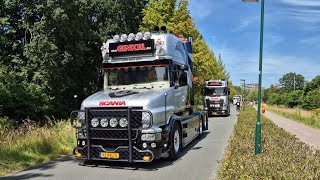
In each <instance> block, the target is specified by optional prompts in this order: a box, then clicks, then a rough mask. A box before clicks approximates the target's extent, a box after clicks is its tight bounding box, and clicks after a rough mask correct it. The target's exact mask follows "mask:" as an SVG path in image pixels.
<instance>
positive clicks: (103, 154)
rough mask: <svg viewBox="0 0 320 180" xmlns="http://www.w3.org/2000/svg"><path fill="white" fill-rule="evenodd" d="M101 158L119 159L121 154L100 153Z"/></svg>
mask: <svg viewBox="0 0 320 180" xmlns="http://www.w3.org/2000/svg"><path fill="white" fill-rule="evenodd" d="M100 158H107V159H119V153H108V152H100Z"/></svg>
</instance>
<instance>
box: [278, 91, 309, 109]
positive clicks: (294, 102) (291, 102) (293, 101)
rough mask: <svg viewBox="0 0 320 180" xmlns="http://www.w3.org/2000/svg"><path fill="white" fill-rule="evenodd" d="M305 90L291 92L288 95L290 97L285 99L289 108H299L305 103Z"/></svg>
mask: <svg viewBox="0 0 320 180" xmlns="http://www.w3.org/2000/svg"><path fill="white" fill-rule="evenodd" d="M303 94H304V91H303V90H296V91H291V92H290V93H288V96H287V98H286V99H284V100H283V101H284V103H285V105H286V106H287V107H289V108H293V107H296V106H299V105H301V104H302V101H303Z"/></svg>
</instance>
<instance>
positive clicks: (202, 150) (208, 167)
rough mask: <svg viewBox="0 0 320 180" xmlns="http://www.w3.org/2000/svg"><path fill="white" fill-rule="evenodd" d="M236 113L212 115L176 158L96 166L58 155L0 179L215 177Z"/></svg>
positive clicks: (187, 178) (185, 179)
mask: <svg viewBox="0 0 320 180" xmlns="http://www.w3.org/2000/svg"><path fill="white" fill-rule="evenodd" d="M236 119H237V115H236V111H235V107H234V106H233V107H232V108H231V115H230V116H229V117H211V118H210V119H209V131H206V132H205V133H204V136H203V138H202V139H201V140H194V141H193V142H192V143H191V144H189V145H188V146H187V147H185V148H184V149H183V150H182V153H181V156H180V158H179V159H178V160H176V161H169V160H166V159H159V160H155V161H153V162H151V163H140V164H134V165H132V166H131V165H130V164H128V163H103V164H100V165H99V166H90V167H88V166H80V165H79V164H78V163H77V162H76V161H74V160H73V158H71V157H67V158H62V159H58V160H55V161H51V162H49V163H46V164H43V165H41V166H38V167H34V168H31V169H28V170H25V171H22V172H19V173H16V174H12V175H9V176H5V177H1V178H0V179H4V180H7V179H57V180H63V179H68V180H69V179H76V180H81V179H89V180H94V179H108V180H109V179H110V180H111V179H116V180H122V179H124V180H127V179H139V180H140V179H152V180H156V179H168V180H171V179H174V180H178V179H183V180H189V179H190V180H192V179H195V180H202V179H204V180H206V179H216V173H217V169H218V167H219V163H218V161H219V160H220V159H221V158H222V157H223V153H224V149H225V147H226V146H227V144H228V139H229V137H230V135H231V133H232V130H233V126H234V124H235V122H236Z"/></svg>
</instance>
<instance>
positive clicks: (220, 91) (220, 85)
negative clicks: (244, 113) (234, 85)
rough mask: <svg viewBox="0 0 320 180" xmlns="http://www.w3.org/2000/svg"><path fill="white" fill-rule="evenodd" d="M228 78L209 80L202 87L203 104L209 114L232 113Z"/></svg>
mask: <svg viewBox="0 0 320 180" xmlns="http://www.w3.org/2000/svg"><path fill="white" fill-rule="evenodd" d="M229 94H230V90H229V87H228V80H209V81H206V82H205V87H204V88H203V89H202V95H203V96H204V101H203V106H204V109H205V110H206V111H208V114H209V115H211V114H212V113H215V114H220V115H221V114H222V115H226V116H229V115H230V105H229V99H228V97H229Z"/></svg>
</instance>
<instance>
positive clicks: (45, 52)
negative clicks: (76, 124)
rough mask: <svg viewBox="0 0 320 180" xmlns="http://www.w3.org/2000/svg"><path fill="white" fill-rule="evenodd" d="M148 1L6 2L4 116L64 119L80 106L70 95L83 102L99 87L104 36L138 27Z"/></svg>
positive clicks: (1, 17) (1, 22)
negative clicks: (98, 78) (75, 95)
mask: <svg viewBox="0 0 320 180" xmlns="http://www.w3.org/2000/svg"><path fill="white" fill-rule="evenodd" d="M146 3H147V1H146V0H124V1H114V0H113V1H106V0H88V1H83V0H74V1H59V0H50V1H19V0H10V1H9V0H5V1H4V6H3V11H1V12H0V40H1V41H0V63H1V65H2V66H1V68H0V70H1V72H2V73H0V79H1V80H2V81H1V85H3V86H2V87H1V89H0V100H2V99H4V101H1V106H0V108H1V107H2V109H0V110H1V112H2V115H5V116H9V117H10V118H13V119H23V118H27V117H29V118H31V119H34V120H40V119H43V117H44V116H45V115H46V116H51V115H54V116H55V117H58V118H60V117H66V116H67V115H68V114H69V112H70V110H71V109H75V108H79V104H77V105H75V104H74V102H75V101H74V99H73V95H74V94H77V95H78V97H79V100H78V102H81V100H82V99H83V98H85V97H86V96H88V95H90V94H92V93H93V92H94V91H95V90H96V89H97V88H96V87H97V84H96V83H97V82H96V75H97V72H98V69H99V67H100V63H101V59H102V58H101V55H100V50H99V49H100V45H101V44H102V42H103V41H105V40H106V38H107V34H108V33H109V32H118V33H128V32H136V31H138V28H139V24H140V22H141V20H142V16H143V15H142V13H141V12H142V9H143V8H144V7H145V5H146ZM128 6H130V8H128ZM4 70H5V71H4ZM6 71H8V72H6ZM6 97H7V98H6ZM10 97H11V98H12V99H10Z"/></svg>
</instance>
